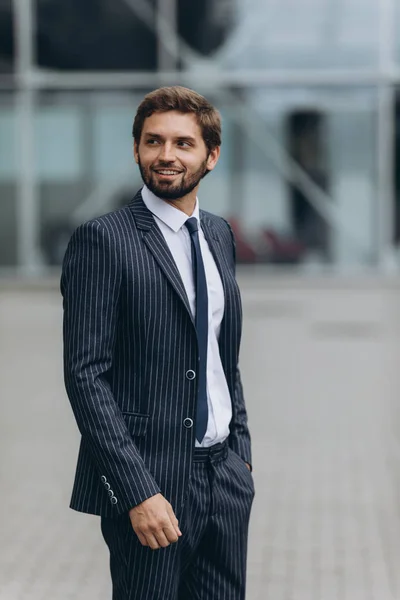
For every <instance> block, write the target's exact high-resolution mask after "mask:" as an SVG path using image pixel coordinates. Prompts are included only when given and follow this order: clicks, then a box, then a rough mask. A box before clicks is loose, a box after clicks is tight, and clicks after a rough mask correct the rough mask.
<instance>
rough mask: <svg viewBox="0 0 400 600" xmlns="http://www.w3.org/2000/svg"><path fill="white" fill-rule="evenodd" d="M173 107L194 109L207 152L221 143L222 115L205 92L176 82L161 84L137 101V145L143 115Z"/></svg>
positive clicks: (148, 115) (191, 111) (190, 111)
mask: <svg viewBox="0 0 400 600" xmlns="http://www.w3.org/2000/svg"><path fill="white" fill-rule="evenodd" d="M170 110H176V111H177V112H180V113H193V114H194V115H195V117H196V120H197V123H198V125H199V127H200V129H201V133H202V136H203V140H204V143H205V145H206V146H207V149H208V151H209V152H211V150H214V148H216V147H217V146H220V145H221V115H220V113H219V112H218V110H217V109H216V108H214V106H213V105H212V104H210V102H209V101H208V100H206V98H204V96H201V95H200V94H198V93H197V92H195V91H193V90H190V89H188V88H185V87H181V86H179V85H177V86H172V87H163V88H159V89H157V90H154V91H153V92H150V93H149V94H147V96H145V97H144V99H143V100H142V102H141V103H140V105H139V107H138V109H137V112H136V116H135V120H134V123H133V130H132V134H133V139H134V140H135V142H136V143H137V144H138V145H139V142H140V138H141V135H142V130H143V123H144V121H145V119H147V118H148V117H151V115H152V114H154V113H163V112H168V111H170Z"/></svg>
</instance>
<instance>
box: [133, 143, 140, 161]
mask: <svg viewBox="0 0 400 600" xmlns="http://www.w3.org/2000/svg"><path fill="white" fill-rule="evenodd" d="M138 150H139V147H138V145H137V143H136V140H135V141H134V142H133V157H134V159H135V162H136V164H139V151H138Z"/></svg>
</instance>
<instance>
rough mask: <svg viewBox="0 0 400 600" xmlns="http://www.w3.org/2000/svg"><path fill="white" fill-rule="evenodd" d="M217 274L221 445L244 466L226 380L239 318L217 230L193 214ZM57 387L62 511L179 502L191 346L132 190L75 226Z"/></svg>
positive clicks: (231, 248)
mask: <svg viewBox="0 0 400 600" xmlns="http://www.w3.org/2000/svg"><path fill="white" fill-rule="evenodd" d="M200 215H201V226H202V228H203V231H204V234H205V237H206V239H207V242H208V244H209V246H210V249H211V251H212V253H213V256H214V259H215V262H216V264H217V267H218V269H219V272H220V275H221V279H222V283H223V287H224V292H225V315H224V318H223V321H222V324H221V332H220V338H219V347H220V354H221V359H222V365H223V368H224V372H225V375H226V378H227V382H228V387H229V391H230V394H231V398H232V407H233V418H232V421H231V425H230V436H229V446H230V447H231V448H232V449H233V450H234V451H235V452H236V453H237V454H238V455H239V456H240V457H241V458H242V459H243V460H245V461H246V462H248V463H251V452H250V435H249V430H248V426H247V414H246V409H245V403H244V398H243V391H242V384H241V380H240V374H239V370H238V356H239V346H240V337H241V326H242V313H241V301H240V294H239V289H238V286H237V283H236V280H235V244H234V239H233V235H232V231H231V229H230V227H229V225H228V223H227V222H226V221H225V220H224V219H222V218H220V217H217V216H215V215H212V214H210V213H207V212H204V211H200ZM61 292H62V295H63V307H64V324H63V337H64V377H65V385H66V390H67V393H68V396H69V399H70V402H71V405H72V409H73V412H74V415H75V418H76V421H77V424H78V427H79V429H80V432H81V435H82V439H81V445H80V449H79V456H78V464H77V469H76V477H75V483H74V488H73V493H72V499H71V508H74V509H75V510H79V511H82V512H87V513H92V514H97V515H101V516H105V517H107V516H108V517H109V516H112V515H117V514H121V513H123V512H125V511H128V510H129V509H131V508H132V507H133V506H136V505H137V504H139V503H141V502H143V501H144V500H145V499H147V498H149V497H150V496H152V495H154V494H156V493H158V492H161V493H162V494H163V495H164V496H165V497H166V498H167V500H168V501H169V502H171V504H172V506H173V508H174V510H175V512H179V508H180V507H181V506H182V505H183V503H184V498H185V492H186V489H187V487H188V481H189V478H190V473H191V464H192V455H193V450H194V447H195V427H191V428H186V427H185V425H184V420H185V419H186V418H187V417H189V418H191V419H193V421H194V419H195V414H196V395H197V392H196V387H197V381H196V378H195V379H192V380H191V379H188V378H187V376H186V373H187V371H188V370H193V371H196V366H197V363H198V352H197V339H196V330H195V324H194V321H193V317H192V314H191V311H190V307H189V303H188V299H187V296H186V292H185V288H184V285H183V283H182V280H181V278H180V275H179V272H178V270H177V267H176V265H175V262H174V260H173V258H172V255H171V253H170V251H169V248H168V246H167V244H166V242H165V240H164V237H163V235H162V233H161V231H160V229H159V228H158V226H157V224H156V222H155V220H154V218H153V216H152V214H151V213H150V211H149V210H148V209H147V207H146V206H145V204H144V203H143V200H142V196H141V192H138V194H137V195H136V196H135V198H134V199H133V201H132V202H131V203H130V204H129V205H128V206H126V207H124V208H122V209H120V210H117V211H115V212H112V213H109V214H107V215H104V216H102V217H100V218H98V219H94V220H93V221H89V222H87V223H85V224H84V225H81V226H80V227H79V228H78V229H77V230H76V231H75V233H74V234H73V236H72V238H71V240H70V243H69V245H68V248H67V251H66V255H65V259H64V263H63V271H62V276H61Z"/></svg>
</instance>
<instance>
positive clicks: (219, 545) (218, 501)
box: [102, 450, 254, 600]
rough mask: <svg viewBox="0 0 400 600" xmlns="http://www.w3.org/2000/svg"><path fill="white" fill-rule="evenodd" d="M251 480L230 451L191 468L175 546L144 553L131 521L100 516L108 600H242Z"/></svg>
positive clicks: (243, 596) (251, 488) (240, 461)
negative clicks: (109, 576)
mask: <svg viewBox="0 0 400 600" xmlns="http://www.w3.org/2000/svg"><path fill="white" fill-rule="evenodd" d="M253 497H254V485H253V481H252V475H251V473H250V472H249V471H248V469H247V467H246V466H245V465H244V463H243V461H242V459H241V458H239V457H238V456H237V455H236V454H235V453H234V452H232V450H229V452H228V456H227V458H226V459H221V457H219V458H216V460H211V462H209V463H196V462H194V464H193V469H192V478H191V482H190V484H189V488H188V494H187V499H186V503H185V506H184V508H183V511H182V514H180V515H178V516H179V521H180V528H181V530H182V534H183V535H182V537H181V538H180V540H179V541H178V543H177V544H172V545H171V546H169V547H168V548H163V549H161V550H158V551H157V552H154V551H152V550H150V549H149V548H143V547H142V546H141V545H140V542H139V540H138V538H137V537H136V535H135V533H134V531H133V529H132V526H131V524H130V521H129V518H128V517H127V516H125V515H123V516H121V517H119V518H118V519H110V518H108V519H107V518H103V519H102V532H103V536H104V539H105V540H106V542H107V544H108V546H109V549H110V565H111V572H112V578H113V600H175V599H176V598H179V600H189V599H190V600H216V599H218V600H244V598H245V587H246V585H245V584H246V554H247V530H248V522H249V515H250V510H251V505H252V501H253Z"/></svg>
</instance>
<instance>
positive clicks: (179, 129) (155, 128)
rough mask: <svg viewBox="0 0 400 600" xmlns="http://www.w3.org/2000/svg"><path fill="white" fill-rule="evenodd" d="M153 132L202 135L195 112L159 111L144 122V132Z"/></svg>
mask: <svg viewBox="0 0 400 600" xmlns="http://www.w3.org/2000/svg"><path fill="white" fill-rule="evenodd" d="M147 132H152V133H160V134H164V135H165V134H168V135H174V136H178V137H179V136H185V135H192V136H196V135H197V136H201V130H200V127H199V125H198V123H197V120H196V116H195V115H194V114H193V113H180V112H177V111H172V110H171V111H168V112H157V113H153V114H152V115H151V116H150V117H147V118H146V119H145V121H144V123H143V133H147Z"/></svg>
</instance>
